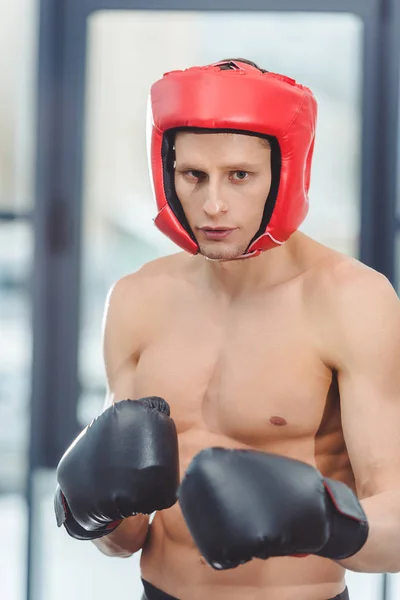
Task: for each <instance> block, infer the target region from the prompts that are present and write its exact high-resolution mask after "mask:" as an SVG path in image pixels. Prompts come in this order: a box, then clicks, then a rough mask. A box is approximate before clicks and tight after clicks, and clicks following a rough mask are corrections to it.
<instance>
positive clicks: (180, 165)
mask: <svg viewBox="0 0 400 600" xmlns="http://www.w3.org/2000/svg"><path fill="white" fill-rule="evenodd" d="M263 164H264V162H248V161H245V160H238V161H236V162H234V163H233V162H232V163H230V164H226V165H220V167H219V168H220V169H221V170H222V171H241V170H243V171H246V170H251V169H254V168H256V167H260V166H262V165H263ZM175 168H176V169H179V171H202V172H205V171H206V169H205V168H204V167H202V166H201V165H198V166H196V162H195V161H193V162H180V161H177V162H176V166H175Z"/></svg>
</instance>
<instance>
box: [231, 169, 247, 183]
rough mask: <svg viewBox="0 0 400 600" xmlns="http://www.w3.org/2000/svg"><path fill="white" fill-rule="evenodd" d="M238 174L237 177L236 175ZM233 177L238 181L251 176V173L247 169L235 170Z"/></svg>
mask: <svg viewBox="0 0 400 600" xmlns="http://www.w3.org/2000/svg"><path fill="white" fill-rule="evenodd" d="M235 175H236V177H235ZM232 177H233V179H235V180H236V181H245V180H246V179H248V177H249V173H248V172H247V171H235V172H234V173H233V175H232Z"/></svg>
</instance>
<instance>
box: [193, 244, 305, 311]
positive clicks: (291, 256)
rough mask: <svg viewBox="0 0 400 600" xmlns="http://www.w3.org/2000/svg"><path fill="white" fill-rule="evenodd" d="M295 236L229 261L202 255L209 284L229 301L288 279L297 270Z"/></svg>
mask: <svg viewBox="0 0 400 600" xmlns="http://www.w3.org/2000/svg"><path fill="white" fill-rule="evenodd" d="M296 238H297V235H296V234H294V235H293V236H292V238H291V239H290V240H289V241H288V242H286V243H285V244H283V245H282V246H279V247H277V248H273V249H272V250H267V251H266V252H262V253H261V254H260V255H259V256H255V257H250V258H245V259H238V260H232V261H212V260H207V259H206V258H204V257H201V259H202V263H203V264H202V268H203V273H204V274H205V277H206V281H207V283H208V285H209V286H210V288H211V289H212V291H213V292H215V293H216V294H217V295H221V296H225V297H226V298H227V299H228V300H229V299H234V298H237V297H239V296H242V295H247V294H250V295H251V294H252V293H256V292H257V291H260V290H261V289H263V290H265V289H266V288H268V287H273V286H275V285H277V284H279V283H283V282H284V281H287V280H288V279H291V278H292V277H293V276H294V275H295V274H296V270H297V269H298V267H297V265H296V260H295V252H294V248H295V246H296V245H297V240H296ZM199 258H200V257H199Z"/></svg>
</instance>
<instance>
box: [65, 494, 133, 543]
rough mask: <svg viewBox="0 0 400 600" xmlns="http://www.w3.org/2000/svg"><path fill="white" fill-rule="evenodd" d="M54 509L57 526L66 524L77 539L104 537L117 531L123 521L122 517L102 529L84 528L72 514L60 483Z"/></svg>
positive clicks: (69, 531)
mask: <svg viewBox="0 0 400 600" xmlns="http://www.w3.org/2000/svg"><path fill="white" fill-rule="evenodd" d="M54 510H55V513H56V519H57V526H58V527H61V526H62V525H64V527H65V529H66V531H67V533H68V534H69V535H70V536H71V537H73V538H74V539H76V540H96V539H99V538H102V537H104V536H106V535H108V534H110V533H112V532H113V531H115V529H116V528H117V527H118V525H120V524H121V522H122V519H121V520H119V521H113V522H111V523H108V524H107V525H106V526H105V527H103V528H101V529H96V530H94V531H87V529H84V527H82V526H81V525H79V523H78V522H77V521H76V520H75V519H74V517H73V516H72V513H71V510H70V508H69V506H68V502H67V499H66V498H65V496H64V494H63V493H62V491H61V488H60V486H59V485H58V486H57V489H56V493H55V496H54Z"/></svg>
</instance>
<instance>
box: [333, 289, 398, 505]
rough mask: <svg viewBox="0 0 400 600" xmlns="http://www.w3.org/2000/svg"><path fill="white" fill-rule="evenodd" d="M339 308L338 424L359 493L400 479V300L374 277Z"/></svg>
mask: <svg viewBox="0 0 400 600" xmlns="http://www.w3.org/2000/svg"><path fill="white" fill-rule="evenodd" d="M373 284H374V285H373V286H370V287H367V289H364V290H363V292H364V293H363V294H362V298H360V297H359V296H358V295H357V293H355V294H354V298H353V299H352V300H351V301H349V302H348V303H347V305H346V308H345V310H344V311H343V314H342V317H343V325H344V326H345V328H344V330H343V331H342V332H341V342H340V343H339V344H338V348H339V349H340V351H339V352H338V358H339V360H338V362H339V369H338V381H339V390H340V401H341V411H342V426H343V433H344V437H345V442H346V446H347V449H348V453H349V458H350V461H351V464H352V468H353V471H354V475H355V478H356V483H357V489H358V493H359V495H360V496H361V497H367V496H371V495H374V494H376V493H378V492H379V491H384V490H385V489H388V488H390V487H391V486H392V485H393V483H394V482H395V481H396V482H397V483H399V484H400V476H399V473H398V471H399V469H398V465H399V462H400V435H399V428H400V368H399V367H400V364H399V361H400V303H399V301H398V298H397V296H396V294H395V292H394V290H393V289H392V288H391V286H390V284H389V283H388V282H385V281H384V280H382V279H377V280H376V281H374V282H373Z"/></svg>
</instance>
